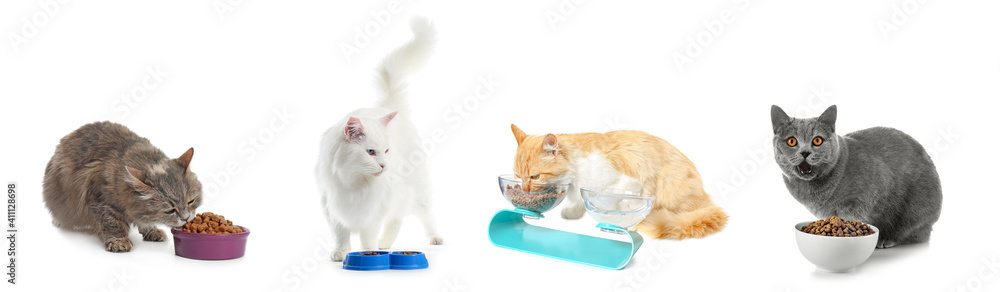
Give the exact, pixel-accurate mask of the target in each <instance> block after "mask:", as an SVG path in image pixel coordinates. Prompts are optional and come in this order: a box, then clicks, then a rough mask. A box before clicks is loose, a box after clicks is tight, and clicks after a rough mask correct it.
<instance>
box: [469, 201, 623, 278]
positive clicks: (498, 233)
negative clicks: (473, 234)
mask: <svg viewBox="0 0 1000 292" xmlns="http://www.w3.org/2000/svg"><path fill="white" fill-rule="evenodd" d="M524 215H528V216H533V217H539V218H541V217H542V215H541V214H537V213H534V212H531V211H525V210H520V209H515V210H500V211H499V212H497V213H496V214H495V215H493V219H492V220H491V221H490V227H489V237H490V242H492V243H493V245H496V246H499V247H502V248H507V249H512V250H516V251H521V252H526V253H530V254H536V255H540V256H545V257H550V258H554V259H559V260H564V261H568V262H574V263H579V264H584V265H590V266H595V267H599V268H605V269H611V270H620V269H621V268H624V267H625V265H627V264H628V262H629V261H630V260H632V256H633V255H635V252H636V251H637V250H639V246H641V245H642V236H641V235H639V233H636V232H634V231H628V230H626V229H624V228H621V227H618V226H614V225H608V224H599V225H598V227H600V228H602V229H606V230H610V231H615V232H619V233H624V234H623V236H627V237H628V239H629V241H628V242H625V241H618V240H613V239H606V238H600V237H594V236H589V235H582V234H576V233H572V232H566V231H560V230H555V229H551V228H545V227H540V226H535V225H531V224H528V223H527V222H525V221H524Z"/></svg>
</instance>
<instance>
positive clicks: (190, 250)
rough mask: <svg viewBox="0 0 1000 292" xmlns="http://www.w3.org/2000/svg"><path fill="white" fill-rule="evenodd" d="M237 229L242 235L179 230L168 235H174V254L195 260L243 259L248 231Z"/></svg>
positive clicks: (176, 229) (175, 229)
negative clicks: (241, 231)
mask: <svg viewBox="0 0 1000 292" xmlns="http://www.w3.org/2000/svg"><path fill="white" fill-rule="evenodd" d="M237 226H239V225H237ZM239 227H240V228H242V229H243V233H236V234H204V233H190V232H184V231H182V230H181V229H180V228H174V229H171V230H170V233H172V234H173V235H174V253H176V254H177V255H179V256H182V257H186V258H189V259H197V260H229V259H235V258H240V257H243V253H244V252H246V248H247V236H249V235H250V229H247V228H246V227H243V226H239Z"/></svg>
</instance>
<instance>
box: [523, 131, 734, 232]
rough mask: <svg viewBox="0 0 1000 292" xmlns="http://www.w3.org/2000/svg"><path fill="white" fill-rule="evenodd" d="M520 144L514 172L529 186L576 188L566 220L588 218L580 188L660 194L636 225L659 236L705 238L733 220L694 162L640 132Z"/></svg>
mask: <svg viewBox="0 0 1000 292" xmlns="http://www.w3.org/2000/svg"><path fill="white" fill-rule="evenodd" d="M510 127H511V131H513V132H514V138H515V139H516V140H517V153H516V155H515V157H514V174H515V175H516V176H517V177H518V178H519V179H521V180H522V181H524V182H530V183H560V184H570V188H569V190H568V191H567V194H566V196H567V201H568V204H567V205H566V206H565V207H563V209H562V217H563V218H567V219H579V218H580V217H582V216H583V214H584V211H585V209H584V205H583V199H582V198H581V197H580V187H598V188H615V189H628V190H636V191H641V192H645V193H650V194H653V195H656V200H655V202H654V204H653V210H652V211H651V212H650V213H649V215H648V216H647V217H646V218H645V219H644V220H643V221H642V222H641V223H639V225H637V226H636V230H638V231H639V232H641V233H643V234H645V235H647V236H650V237H653V238H668V239H678V240H679V239H685V238H700V237H704V236H706V235H709V234H712V233H715V232H718V231H720V230H722V228H723V227H725V225H726V222H727V221H728V220H729V216H728V215H726V213H724V212H723V211H722V208H720V207H718V206H715V204H713V203H712V199H711V197H709V195H708V193H706V192H705V189H704V188H703V187H702V182H701V175H700V174H699V173H698V170H697V169H696V168H695V166H694V163H692V162H691V160H688V158H687V157H686V156H684V154H683V153H681V152H680V151H679V150H677V148H674V146H673V145H670V143H667V141H664V140H663V139H660V138H659V137H656V136H653V135H650V134H647V133H645V132H640V131H613V132H607V133H582V134H546V135H542V136H536V135H528V134H526V133H525V132H524V131H521V129H520V128H518V127H517V126H515V125H513V124H512V125H510Z"/></svg>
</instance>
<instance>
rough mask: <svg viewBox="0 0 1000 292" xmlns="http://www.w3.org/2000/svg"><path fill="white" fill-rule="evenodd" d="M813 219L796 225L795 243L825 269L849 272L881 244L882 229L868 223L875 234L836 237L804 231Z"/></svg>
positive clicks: (812, 261) (807, 257) (811, 260)
mask: <svg viewBox="0 0 1000 292" xmlns="http://www.w3.org/2000/svg"><path fill="white" fill-rule="evenodd" d="M812 222H813V221H807V222H802V223H799V224H795V243H796V244H798V246H799V252H801V253H802V256H804V257H806V260H809V262H810V263H813V264H814V265H816V268H817V269H819V270H821V271H826V272H832V273H845V272H850V271H853V270H854V268H856V267H857V266H858V265H861V263H864V262H865V260H868V257H870V256H871V255H872V252H874V251H875V244H876V243H878V228H876V227H875V225H871V224H868V226H869V227H871V228H872V230H875V234H872V235H866V236H857V237H835V236H825V235H815V234H809V233H806V232H802V231H801V230H802V227H803V226H807V225H809V223H812Z"/></svg>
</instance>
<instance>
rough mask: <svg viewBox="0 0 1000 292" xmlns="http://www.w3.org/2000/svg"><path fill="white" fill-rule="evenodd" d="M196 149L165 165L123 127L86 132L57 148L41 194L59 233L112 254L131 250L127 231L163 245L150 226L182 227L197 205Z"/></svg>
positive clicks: (102, 125)
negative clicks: (94, 242)
mask: <svg viewBox="0 0 1000 292" xmlns="http://www.w3.org/2000/svg"><path fill="white" fill-rule="evenodd" d="M193 155H194V148H191V149H188V151H187V152H184V154H183V155H181V157H179V158H176V159H170V158H168V157H167V155H165V154H163V151H160V150H159V149H157V148H156V147H153V145H152V144H150V143H149V140H147V139H146V138H143V137H139V135H136V134H135V133H133V132H132V131H130V130H129V129H128V128H126V127H125V126H122V125H119V124H115V123H111V122H98V123H92V124H87V125H84V126H83V127H80V128H79V129H77V130H76V131H73V132H72V133H70V134H69V135H66V137H63V138H62V140H60V141H59V145H58V146H56V152H55V154H54V155H52V159H51V160H49V164H48V165H47V166H46V167H45V179H44V182H43V185H42V194H43V196H44V198H45V205H46V206H47V207H48V208H49V211H50V212H51V213H52V223H53V224H54V225H56V226H58V227H62V228H66V229H73V230H82V231H89V232H93V233H95V234H97V235H98V236H99V237H100V238H101V240H102V241H103V242H104V248H105V249H106V250H107V251H110V252H127V251H130V250H132V241H131V240H129V239H128V233H129V226H130V225H132V224H134V225H136V227H138V228H139V233H141V234H142V239H143V240H145V241H164V240H166V239H167V234H166V233H165V232H164V231H163V230H161V229H159V228H157V227H156V225H158V224H163V225H166V226H169V227H180V226H181V225H184V223H185V222H187V221H188V220H189V219H191V218H192V217H194V215H195V209H196V208H198V206H199V205H201V183H200V182H198V177H197V176H195V174H194V173H193V172H191V169H190V166H191V156H193Z"/></svg>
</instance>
